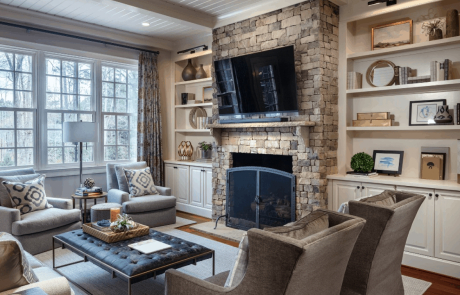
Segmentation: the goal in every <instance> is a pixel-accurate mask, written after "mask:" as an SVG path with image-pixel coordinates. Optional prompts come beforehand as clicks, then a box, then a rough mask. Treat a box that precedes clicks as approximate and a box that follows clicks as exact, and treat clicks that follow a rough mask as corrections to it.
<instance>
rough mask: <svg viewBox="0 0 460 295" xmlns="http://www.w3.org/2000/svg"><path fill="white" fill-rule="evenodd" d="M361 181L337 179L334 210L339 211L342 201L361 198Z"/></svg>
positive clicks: (334, 191) (334, 189)
mask: <svg viewBox="0 0 460 295" xmlns="http://www.w3.org/2000/svg"><path fill="white" fill-rule="evenodd" d="M360 188H361V182H352V181H337V180H334V184H333V204H332V205H333V210H334V211H337V210H338V209H339V207H340V205H341V204H342V203H345V202H348V201H350V200H354V199H357V198H359V196H360V195H361V191H360Z"/></svg>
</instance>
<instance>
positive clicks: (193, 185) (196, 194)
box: [190, 167, 203, 207]
mask: <svg viewBox="0 0 460 295" xmlns="http://www.w3.org/2000/svg"><path fill="white" fill-rule="evenodd" d="M202 187H203V168H201V167H190V204H191V205H194V206H198V207H203V190H202Z"/></svg>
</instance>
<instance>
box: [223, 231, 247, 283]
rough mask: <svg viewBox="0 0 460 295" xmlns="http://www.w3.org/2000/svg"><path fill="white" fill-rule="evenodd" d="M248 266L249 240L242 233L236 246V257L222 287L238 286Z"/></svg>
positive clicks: (245, 234)
mask: <svg viewBox="0 0 460 295" xmlns="http://www.w3.org/2000/svg"><path fill="white" fill-rule="evenodd" d="M248 264H249V238H248V234H247V233H244V234H243V237H242V238H241V242H240V245H239V246H238V254H237V255H236V258H235V262H234V263H233V267H232V269H231V270H230V273H229V274H228V277H227V281H226V282H225V285H224V287H235V286H238V285H239V284H240V283H241V281H242V280H243V278H244V275H245V274H246V270H247V269H248Z"/></svg>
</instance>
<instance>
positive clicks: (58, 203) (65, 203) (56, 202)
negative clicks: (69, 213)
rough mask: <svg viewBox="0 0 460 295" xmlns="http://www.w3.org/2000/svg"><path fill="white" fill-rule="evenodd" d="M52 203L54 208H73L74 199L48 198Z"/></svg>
mask: <svg viewBox="0 0 460 295" xmlns="http://www.w3.org/2000/svg"><path fill="white" fill-rule="evenodd" d="M46 199H47V200H48V203H50V205H53V207H54V208H58V209H64V210H70V209H72V207H73V205H72V200H70V199H60V198H48V197H47V198H46Z"/></svg>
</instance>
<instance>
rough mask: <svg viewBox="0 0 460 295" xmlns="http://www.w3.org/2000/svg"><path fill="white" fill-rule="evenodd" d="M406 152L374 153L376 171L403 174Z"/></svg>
mask: <svg viewBox="0 0 460 295" xmlns="http://www.w3.org/2000/svg"><path fill="white" fill-rule="evenodd" d="M403 158H404V151H377V150H376V151H374V171H375V172H377V173H385V174H401V172H402V164H403Z"/></svg>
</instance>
